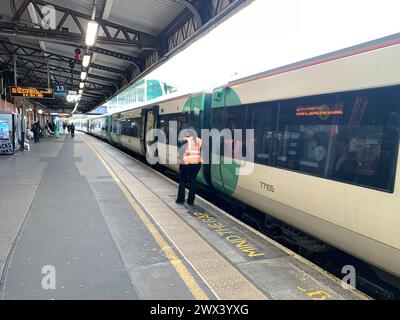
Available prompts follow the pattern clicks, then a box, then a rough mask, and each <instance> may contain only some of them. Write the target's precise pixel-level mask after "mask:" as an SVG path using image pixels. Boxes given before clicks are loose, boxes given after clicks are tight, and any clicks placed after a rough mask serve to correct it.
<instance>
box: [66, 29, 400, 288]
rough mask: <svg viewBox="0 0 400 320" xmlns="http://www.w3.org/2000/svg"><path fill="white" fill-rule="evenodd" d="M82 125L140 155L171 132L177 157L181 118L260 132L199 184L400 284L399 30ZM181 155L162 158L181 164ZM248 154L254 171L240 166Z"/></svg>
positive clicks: (163, 144) (170, 149)
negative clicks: (154, 138) (172, 127)
mask: <svg viewBox="0 0 400 320" xmlns="http://www.w3.org/2000/svg"><path fill="white" fill-rule="evenodd" d="M73 121H74V122H75V125H76V128H77V129H78V130H81V131H84V132H87V133H90V134H93V135H94V136H97V137H99V138H102V139H104V140H106V141H108V142H110V143H112V144H115V145H120V146H122V147H124V148H126V149H129V150H131V151H132V152H134V153H136V154H138V155H141V156H145V155H146V151H147V150H148V149H149V142H147V141H146V139H145V138H146V134H147V132H149V130H150V129H153V128H158V129H161V130H164V131H165V132H166V133H167V138H166V140H165V141H159V142H157V144H158V150H159V151H163V152H159V156H160V157H167V158H171V159H172V158H176V157H177V152H178V147H177V143H176V139H175V138H174V139H171V138H170V132H168V130H169V126H168V125H169V123H170V122H171V121H176V122H177V126H178V128H177V129H178V132H179V130H180V129H181V128H183V127H185V126H187V125H190V126H191V127H193V128H195V129H196V131H197V132H198V134H199V135H200V136H201V129H213V128H214V129H218V130H222V129H228V130H231V131H232V132H233V131H234V130H235V129H243V130H246V129H252V130H254V131H253V132H254V139H253V140H252V141H247V140H245V141H244V142H243V141H241V143H240V144H236V143H234V141H233V143H232V146H233V147H232V148H233V149H235V148H239V149H240V150H237V151H239V153H240V152H245V149H246V144H248V143H251V144H252V145H253V147H254V159H253V160H246V159H245V160H243V158H241V159H228V158H229V157H227V156H226V155H224V156H220V157H221V159H220V160H221V161H219V163H217V164H213V163H205V164H203V165H202V169H201V170H200V173H199V175H198V178H197V179H198V182H199V183H201V184H203V185H204V186H207V188H212V189H213V190H215V191H216V192H218V193H220V194H221V195H224V196H227V197H229V198H231V199H233V200H235V201H238V202H240V203H242V204H243V205H245V206H249V207H251V208H254V209H256V210H257V211H259V212H262V213H265V217H266V218H265V219H266V222H269V219H270V218H272V219H273V220H274V219H276V221H282V222H284V223H285V224H287V225H289V226H293V227H295V228H296V229H298V230H301V231H303V232H305V233H306V234H309V235H311V236H313V237H315V238H316V239H320V240H321V241H323V242H324V243H327V244H329V245H332V246H334V247H335V248H339V249H340V250H343V251H344V252H347V253H349V254H351V255H352V256H354V257H357V258H359V259H360V260H362V261H365V262H367V263H368V264H370V265H371V266H373V267H374V268H376V273H377V274H378V276H379V277H380V278H381V279H385V280H386V281H389V282H390V284H391V285H393V286H395V287H396V288H400V232H399V230H400V177H399V176H398V175H399V173H400V170H399V169H400V168H399V165H400V161H398V160H399V146H398V145H399V129H400V34H395V35H392V36H388V37H385V38H381V39H377V40H374V41H370V42H367V43H363V44H360V45H357V46H353V47H350V48H347V49H342V50H339V51H335V52H332V53H329V54H325V55H322V56H318V57H315V58H312V59H308V60H305V61H301V62H297V63H293V64H291V65H287V66H284V67H280V68H276V69H273V70H269V71H266V72H261V73H258V74H255V75H252V76H248V77H245V78H241V79H237V80H234V81H231V82H229V83H227V84H225V85H223V86H220V87H217V88H214V89H213V90H210V91H209V92H206V91H204V92H199V93H190V94H185V95H175V96H173V97H161V98H158V99H157V100H154V101H151V102H148V103H146V104H145V105H143V106H141V107H139V108H136V109H131V110H125V111H122V112H116V113H112V114H106V115H102V116H97V117H94V118H75V119H73ZM175 134H176V133H175ZM242 140H243V139H242ZM229 143H231V142H229ZM243 150H244V151H243ZM208 152H209V153H210V154H211V155H212V154H213V152H214V151H213V149H212V148H210V150H209V151H208ZM235 154H237V153H236V152H235V150H233V153H232V158H235ZM171 159H162V161H163V162H164V163H167V166H169V167H170V169H171V170H174V171H177V170H178V165H177V164H174V161H168V160H171ZM230 160H233V161H230ZM246 161H251V162H252V163H251V164H252V166H253V171H252V173H251V174H241V173H240V172H241V170H243V168H244V167H245V166H246V163H245V162H246ZM168 162H171V163H173V164H168ZM238 173H239V174H238Z"/></svg>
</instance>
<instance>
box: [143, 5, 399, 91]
mask: <svg viewBox="0 0 400 320" xmlns="http://www.w3.org/2000/svg"><path fill="white" fill-rule="evenodd" d="M399 15H400V1H399V0H379V1H377V0H324V1H321V0H279V1H275V0H256V1H254V2H253V3H252V4H250V5H249V6H247V7H246V8H244V9H243V10H241V11H239V12H238V13H237V14H236V15H234V16H233V17H232V18H230V19H228V20H227V21H225V22H224V23H222V24H221V25H219V26H217V27H216V28H214V29H213V30H212V31H211V32H209V33H207V34H206V36H204V37H202V38H200V39H199V40H198V41H197V42H195V43H193V44H192V45H191V46H190V47H188V48H187V49H185V50H184V51H182V52H180V53H178V54H177V55H176V56H174V57H172V58H170V59H169V60H168V61H167V62H166V63H165V64H164V65H162V66H161V67H159V68H158V69H157V70H155V71H153V72H152V73H150V74H149V75H148V76H147V77H146V78H148V79H150V78H151V79H159V80H162V81H165V82H166V83H168V84H172V85H174V86H176V87H178V88H179V89H180V91H184V92H186V91H190V92H196V91H202V90H210V89H212V88H214V87H216V86H219V85H223V84H224V83H227V82H228V81H230V80H233V79H235V78H241V77H242V76H246V75H250V74H254V73H258V72H262V71H266V70H270V69H273V68H277V67H281V66H284V65H287V64H290V63H294V62H298V61H301V60H304V59H308V58H312V57H315V56H318V55H321V54H324V53H329V52H332V51H335V50H339V49H343V48H346V47H349V46H352V45H356V44H359V43H363V42H367V41H370V40H374V39H378V38H381V37H384V36H387V35H391V34H394V33H400V19H399Z"/></svg>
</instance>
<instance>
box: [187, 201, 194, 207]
mask: <svg viewBox="0 0 400 320" xmlns="http://www.w3.org/2000/svg"><path fill="white" fill-rule="evenodd" d="M186 203H187V204H188V205H189V206H194V203H193V202H186Z"/></svg>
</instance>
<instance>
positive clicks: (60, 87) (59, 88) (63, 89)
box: [53, 83, 67, 96]
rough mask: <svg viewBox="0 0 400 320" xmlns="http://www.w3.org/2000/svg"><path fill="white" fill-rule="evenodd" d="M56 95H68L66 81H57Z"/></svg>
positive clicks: (55, 85)
mask: <svg viewBox="0 0 400 320" xmlns="http://www.w3.org/2000/svg"><path fill="white" fill-rule="evenodd" d="M53 90H54V95H55V96H66V95H67V90H66V87H65V84H64V83H56V84H54V86H53Z"/></svg>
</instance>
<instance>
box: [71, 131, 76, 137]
mask: <svg viewBox="0 0 400 320" xmlns="http://www.w3.org/2000/svg"><path fill="white" fill-rule="evenodd" d="M74 135H75V130H71V137H72V138H73V137H74Z"/></svg>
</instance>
